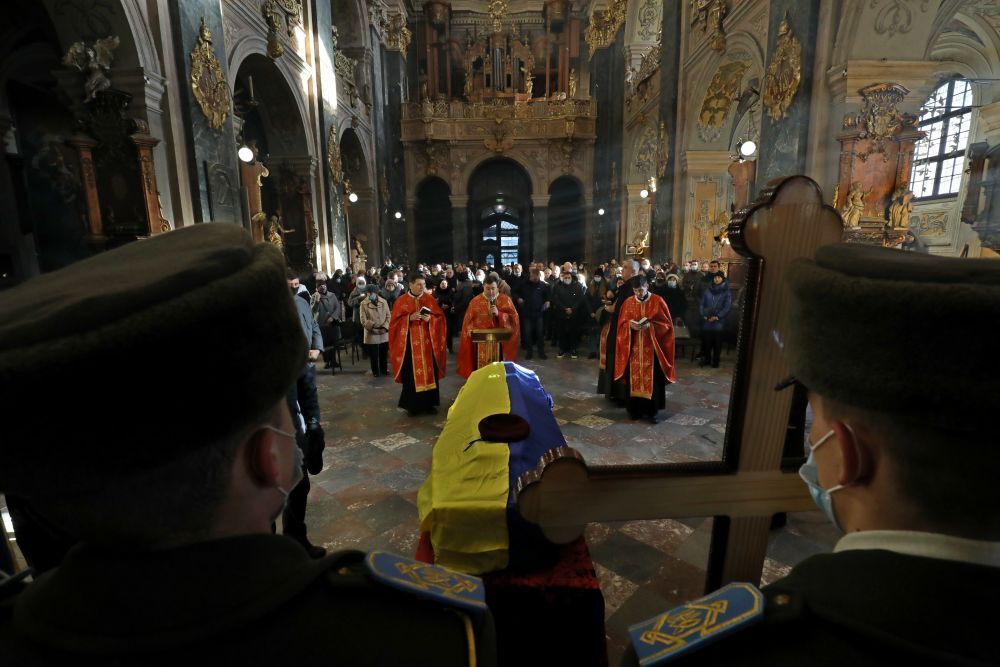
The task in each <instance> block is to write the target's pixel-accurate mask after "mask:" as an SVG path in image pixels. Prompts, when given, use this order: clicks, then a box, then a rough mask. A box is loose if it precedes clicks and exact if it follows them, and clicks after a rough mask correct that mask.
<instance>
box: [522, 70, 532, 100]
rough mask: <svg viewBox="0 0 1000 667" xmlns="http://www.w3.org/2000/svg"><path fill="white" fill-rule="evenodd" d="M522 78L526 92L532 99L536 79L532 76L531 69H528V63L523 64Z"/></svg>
mask: <svg viewBox="0 0 1000 667" xmlns="http://www.w3.org/2000/svg"><path fill="white" fill-rule="evenodd" d="M521 78H522V79H523V80H524V92H525V93H526V94H527V95H528V98H529V99H530V98H531V95H532V92H533V91H534V89H535V81H534V79H533V78H532V76H531V70H530V69H528V65H527V63H525V64H523V65H521Z"/></svg>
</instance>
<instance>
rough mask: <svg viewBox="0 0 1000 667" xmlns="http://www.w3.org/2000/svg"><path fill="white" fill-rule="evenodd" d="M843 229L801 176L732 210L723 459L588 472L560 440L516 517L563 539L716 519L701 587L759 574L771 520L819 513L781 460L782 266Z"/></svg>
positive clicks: (521, 496) (787, 400) (786, 395)
mask: <svg viewBox="0 0 1000 667" xmlns="http://www.w3.org/2000/svg"><path fill="white" fill-rule="evenodd" d="M842 233H843V223H842V222H841V218H840V215H839V214H838V213H837V212H836V211H835V210H834V209H833V208H832V207H830V206H828V205H826V204H824V203H823V198H822V193H821V192H820V189H819V187H818V186H817V185H816V183H815V182H814V181H813V180H811V179H809V178H806V177H805V176H792V177H789V178H786V179H782V180H778V181H772V182H771V183H769V184H768V187H767V188H766V189H765V190H764V191H763V192H762V193H761V195H760V197H758V199H757V201H756V202H754V203H753V204H752V205H751V206H750V207H749V208H746V209H743V210H741V211H739V212H737V213H736V215H735V216H734V217H733V220H732V222H731V224H730V226H729V239H730V241H731V243H732V245H733V248H734V249H736V251H737V252H739V253H740V254H741V255H743V256H745V257H747V258H748V261H749V270H748V274H747V288H746V296H745V298H746V301H745V305H744V311H743V320H742V322H741V326H740V337H739V343H738V349H739V357H738V359H737V366H736V371H735V375H734V377H733V386H732V396H731V400H730V412H729V418H728V423H727V428H726V441H725V446H724V453H723V458H722V461H721V462H711V463H703V464H677V465H664V466H632V467H626V466H620V467H614V468H603V469H594V470H591V469H588V467H587V466H586V463H585V462H584V461H583V459H582V458H581V457H580V455H579V454H578V453H576V452H575V451H574V450H572V449H570V448H559V449H557V450H553V451H552V452H550V454H549V455H548V456H547V457H546V460H545V461H543V462H542V464H541V465H540V466H539V467H538V468H537V469H535V470H533V471H531V472H529V473H526V474H525V475H524V476H523V477H522V478H521V480H519V483H518V488H517V502H518V507H519V509H520V512H521V514H522V515H523V516H524V517H525V518H527V519H528V520H530V521H533V522H535V523H538V524H539V525H540V526H541V527H542V530H543V531H544V532H545V534H546V535H547V536H548V537H549V539H551V540H553V541H555V542H560V543H561V542H566V541H569V540H571V539H574V538H575V537H576V536H579V535H580V534H581V533H582V531H583V527H584V526H585V525H586V524H587V523H589V522H592V521H632V520H641V519H663V518H679V517H707V516H711V517H715V521H714V522H713V525H714V528H713V532H712V543H711V548H710V552H709V562H708V577H707V582H706V587H707V588H708V589H714V588H716V587H718V586H720V585H723V584H725V583H728V582H731V581H751V582H758V581H760V576H761V572H762V569H763V564H764V558H765V555H766V551H767V541H768V534H769V531H770V526H771V518H772V516H773V515H774V514H776V513H779V512H797V511H805V510H810V509H815V506H814V505H813V503H812V501H811V500H810V498H809V495H808V493H807V491H806V487H805V485H804V484H803V483H802V480H801V479H800V478H799V476H798V474H797V469H796V467H789V466H786V467H784V468H783V467H782V450H783V447H784V443H785V435H786V431H787V427H788V424H789V417H790V411H791V404H792V392H791V391H783V392H777V391H775V389H774V388H775V385H776V384H778V383H779V382H780V381H781V380H782V379H784V378H786V377H787V376H788V374H789V371H788V367H787V366H786V365H785V362H784V360H783V358H782V349H783V347H784V344H785V338H786V336H785V323H784V321H783V317H784V314H785V313H786V312H787V304H788V298H789V294H788V291H787V289H786V286H785V284H784V277H785V271H786V269H787V267H788V265H789V263H790V262H791V261H792V260H793V259H795V258H797V257H812V255H813V253H814V252H815V250H816V248H818V247H820V246H823V245H827V244H830V243H838V242H839V241H840V240H841V235H842Z"/></svg>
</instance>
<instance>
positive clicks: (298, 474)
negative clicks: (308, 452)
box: [265, 425, 305, 519]
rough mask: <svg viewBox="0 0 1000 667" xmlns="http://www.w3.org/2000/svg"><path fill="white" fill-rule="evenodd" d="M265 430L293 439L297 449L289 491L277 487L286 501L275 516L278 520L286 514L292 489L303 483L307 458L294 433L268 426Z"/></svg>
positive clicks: (293, 444)
mask: <svg viewBox="0 0 1000 667" xmlns="http://www.w3.org/2000/svg"><path fill="white" fill-rule="evenodd" d="M265 428H267V429H270V430H271V431H274V432H275V433H277V434H278V435H283V436H285V437H286V438H291V439H292V446H293V447H295V463H294V464H293V465H294V466H295V467H294V469H293V470H292V482H291V483H290V484H289V485H288V488H287V489H285V488H282V487H281V486H278V487H277V488H278V492H279V493H280V494H281V495H283V496H284V497H285V499H284V501H283V502H282V503H281V508H280V509H278V512H277V513H276V514H275V515H274V518H275V519H276V518H278V517H279V516H281V515H282V513H284V511H285V506H286V505H287V504H288V494H290V493H291V492H292V489H294V488H295V487H296V486H298V485H299V482H301V481H302V478H303V477H305V473H304V472H303V470H302V467H303V464H304V462H305V456H304V455H303V453H302V448H301V447H299V443H298V440H297V439H296V438H295V434H294V433H289V432H288V431H282V430H281V429H279V428H275V427H273V426H271V425H266V426H265Z"/></svg>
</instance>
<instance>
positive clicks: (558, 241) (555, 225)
mask: <svg viewBox="0 0 1000 667" xmlns="http://www.w3.org/2000/svg"><path fill="white" fill-rule="evenodd" d="M549 195H550V196H549V228H548V239H549V244H548V248H549V258H550V259H552V260H554V261H557V262H579V261H581V260H583V258H584V257H583V253H584V249H585V247H586V221H585V219H584V215H585V210H584V206H583V186H582V185H580V182H579V181H578V180H576V179H575V178H573V177H571V176H561V177H559V178H557V179H556V180H554V181H552V185H550V186H549Z"/></svg>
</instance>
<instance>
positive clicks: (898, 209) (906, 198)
mask: <svg viewBox="0 0 1000 667" xmlns="http://www.w3.org/2000/svg"><path fill="white" fill-rule="evenodd" d="M911 213H913V192H912V191H911V190H910V189H909V188H908V187H906V183H901V184H900V185H898V186H896V190H895V192H893V193H892V203H891V204H889V222H890V223H891V224H892V226H893V228H894V229H904V228H906V227H909V226H910V214H911Z"/></svg>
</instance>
